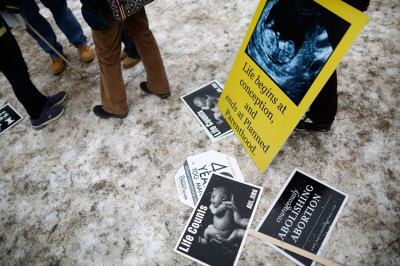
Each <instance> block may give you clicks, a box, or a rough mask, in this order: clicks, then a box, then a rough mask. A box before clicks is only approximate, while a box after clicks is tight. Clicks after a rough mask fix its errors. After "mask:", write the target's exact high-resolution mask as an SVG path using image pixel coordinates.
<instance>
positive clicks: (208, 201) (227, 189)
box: [174, 174, 262, 266]
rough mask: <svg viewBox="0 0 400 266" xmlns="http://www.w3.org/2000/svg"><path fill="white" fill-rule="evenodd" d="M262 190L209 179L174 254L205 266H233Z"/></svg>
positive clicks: (218, 176)
mask: <svg viewBox="0 0 400 266" xmlns="http://www.w3.org/2000/svg"><path fill="white" fill-rule="evenodd" d="M261 194H262V188H261V187H258V186H254V185H251V184H246V183H242V182H239V181H236V180H234V179H230V178H226V177H224V176H220V175H216V174H214V175H212V176H211V178H210V180H209V182H208V184H207V187H206V189H205V190H204V193H203V194H202V197H201V198H200V200H199V202H198V204H197V205H196V207H195V208H194V210H193V213H192V215H191V217H190V219H189V221H188V223H187V225H186V227H185V230H184V231H183V233H182V235H181V237H180V238H179V241H178V243H177V245H176V246H175V249H174V251H175V252H177V253H179V254H181V255H183V256H185V257H188V258H190V259H192V260H194V261H196V262H199V263H201V264H204V265H219V266H220V265H235V264H236V263H237V262H238V260H239V255H240V252H241V251H242V248H243V245H244V243H245V240H246V235H247V231H248V229H249V227H250V225H251V221H252V220H253V217H254V214H255V210H256V209H257V205H258V202H259V200H260V196H261Z"/></svg>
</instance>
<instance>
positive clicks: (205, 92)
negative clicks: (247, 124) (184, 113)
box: [181, 81, 233, 142]
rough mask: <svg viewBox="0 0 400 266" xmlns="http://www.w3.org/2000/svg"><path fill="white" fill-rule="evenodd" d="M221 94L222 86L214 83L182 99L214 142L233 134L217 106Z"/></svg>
mask: <svg viewBox="0 0 400 266" xmlns="http://www.w3.org/2000/svg"><path fill="white" fill-rule="evenodd" d="M221 92H222V87H221V85H219V83H218V82H217V81H213V82H211V83H208V84H206V85H204V86H201V87H200V88H198V89H196V90H195V91H192V92H190V93H188V94H186V95H184V96H182V97H181V99H182V101H183V102H184V103H185V104H186V105H187V106H188V107H189V109H190V110H191V111H192V113H193V114H194V115H195V117H196V118H197V119H198V120H199V122H200V123H201V125H202V126H203V128H204V130H205V131H206V133H207V136H208V137H209V138H210V140H211V141H212V142H216V141H218V140H221V139H223V138H225V137H227V136H229V135H230V134H232V133H233V131H232V129H231V127H230V126H229V124H228V123H227V122H226V121H225V119H224V117H223V115H222V114H221V112H220V111H219V109H218V106H217V103H218V100H219V97H220V95H221Z"/></svg>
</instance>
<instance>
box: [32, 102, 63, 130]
mask: <svg viewBox="0 0 400 266" xmlns="http://www.w3.org/2000/svg"><path fill="white" fill-rule="evenodd" d="M63 113H64V107H63V106H62V105H56V106H54V107H53V108H49V106H47V104H45V106H44V108H43V111H42V112H41V113H40V117H39V118H38V119H35V120H34V119H31V124H32V126H33V128H34V129H36V130H38V129H42V128H44V127H45V126H46V125H47V124H48V123H50V122H51V121H54V120H56V119H57V118H59V117H60V116H61V115H62V114H63Z"/></svg>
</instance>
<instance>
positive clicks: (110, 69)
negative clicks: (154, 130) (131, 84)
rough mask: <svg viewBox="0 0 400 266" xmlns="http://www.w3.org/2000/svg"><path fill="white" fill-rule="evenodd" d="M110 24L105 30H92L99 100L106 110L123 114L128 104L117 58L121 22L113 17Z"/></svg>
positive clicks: (118, 54)
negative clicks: (97, 68)
mask: <svg viewBox="0 0 400 266" xmlns="http://www.w3.org/2000/svg"><path fill="white" fill-rule="evenodd" d="M110 24H111V27H110V29H108V30H107V31H98V30H92V35H93V41H94V43H95V47H96V53H97V58H98V61H99V68H100V88H101V102H102V106H103V109H104V110H105V111H106V112H109V113H111V114H125V113H127V112H128V104H127V98H126V90H125V85H124V80H123V78H122V71H121V62H120V59H119V56H120V53H121V30H122V24H121V23H118V22H116V21H115V20H114V19H110Z"/></svg>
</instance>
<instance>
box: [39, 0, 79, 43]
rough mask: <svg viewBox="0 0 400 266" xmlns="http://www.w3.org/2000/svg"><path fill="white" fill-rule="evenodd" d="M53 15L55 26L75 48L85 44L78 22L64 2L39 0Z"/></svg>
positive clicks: (63, 0)
mask: <svg viewBox="0 0 400 266" xmlns="http://www.w3.org/2000/svg"><path fill="white" fill-rule="evenodd" d="M41 2H42V3H43V5H44V6H45V7H47V8H48V9H49V10H50V11H51V13H52V14H53V18H54V20H55V21H56V23H57V26H58V27H59V28H60V30H61V31H62V32H63V33H64V34H65V36H66V37H67V38H68V40H69V42H70V43H71V44H73V45H74V46H75V47H76V48H78V47H81V46H82V45H84V44H86V43H87V41H86V37H85V35H84V34H83V31H82V27H81V25H80V24H79V22H78V20H77V19H76V17H75V16H74V14H73V13H72V11H71V10H70V9H69V8H68V6H67V1H66V0H41Z"/></svg>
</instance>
